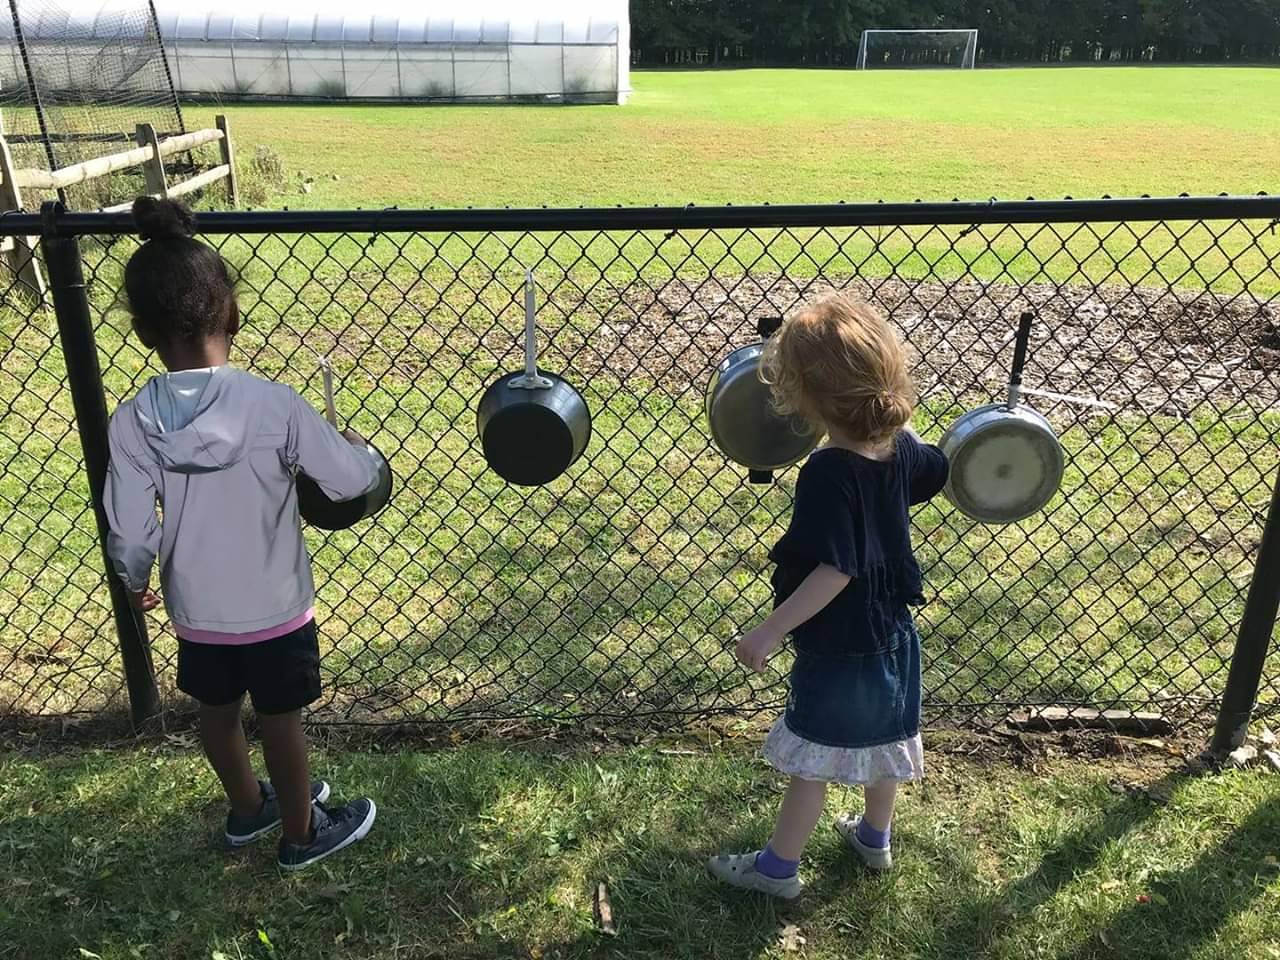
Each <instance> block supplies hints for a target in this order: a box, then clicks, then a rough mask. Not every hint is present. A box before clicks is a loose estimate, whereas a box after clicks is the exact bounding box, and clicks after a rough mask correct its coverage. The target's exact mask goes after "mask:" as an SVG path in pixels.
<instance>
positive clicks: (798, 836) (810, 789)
mask: <svg viewBox="0 0 1280 960" xmlns="http://www.w3.org/2000/svg"><path fill="white" fill-rule="evenodd" d="M826 799H827V785H826V784H825V783H822V782H821V781H818V780H801V779H800V778H799V777H792V778H791V784H790V786H788V787H787V795H786V796H785V797H783V798H782V808H781V809H780V810H779V811H778V822H777V823H776V824H775V825H774V828H773V837H772V838H771V839H770V840H769V849H770V850H772V851H773V853H774V855H775V856H777V857H779V858H781V859H783V860H799V859H800V854H801V853H803V852H804V845H805V843H807V842H808V840H809V835H810V834H812V833H813V828H814V827H815V826H816V825H817V823H818V818H819V817H820V816H822V808H823V805H824V804H825V803H826Z"/></svg>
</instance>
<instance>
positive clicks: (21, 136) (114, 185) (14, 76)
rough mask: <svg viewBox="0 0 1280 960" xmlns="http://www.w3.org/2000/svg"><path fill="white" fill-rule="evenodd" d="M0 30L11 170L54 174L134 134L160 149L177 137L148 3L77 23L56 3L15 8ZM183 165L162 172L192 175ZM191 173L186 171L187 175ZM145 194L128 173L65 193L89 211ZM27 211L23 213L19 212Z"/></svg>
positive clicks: (182, 160) (177, 113)
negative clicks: (150, 132) (145, 127)
mask: <svg viewBox="0 0 1280 960" xmlns="http://www.w3.org/2000/svg"><path fill="white" fill-rule="evenodd" d="M15 9H16V10H17V12H18V16H17V19H16V20H15V19H14V18H13V16H11V14H10V13H5V14H4V16H3V19H4V21H6V22H5V25H4V28H3V29H0V42H2V43H3V45H4V46H3V50H2V52H0V113H2V114H3V119H4V132H5V137H6V139H7V140H8V142H9V148H10V150H11V151H12V153H13V158H14V163H15V165H16V166H17V167H18V168H20V169H22V168H28V169H36V170H59V169H62V168H64V167H69V166H72V165H74V164H77V163H80V162H81V161H83V160H89V159H93V158H95V157H101V156H105V155H107V154H112V153H119V152H120V151H122V150H127V149H130V148H131V147H133V146H135V145H136V144H135V135H136V131H137V127H138V124H142V123H147V124H151V125H152V126H153V127H154V128H155V130H156V132H157V134H158V135H159V136H160V138H161V139H164V138H165V137H166V136H173V135H176V134H179V133H184V132H185V128H184V126H183V119H182V112H181V109H180V108H179V105H178V101H177V98H176V97H175V95H174V89H173V82H172V80H171V78H170V75H169V70H168V67H167V65H166V62H165V55H164V49H163V45H162V43H161V39H160V34H159V31H158V29H157V25H156V21H155V16H154V12H153V8H152V6H151V4H150V3H147V2H139V3H135V4H134V5H133V6H129V5H123V4H122V5H115V6H113V7H111V8H110V9H106V10H103V11H100V12H97V13H96V15H94V16H85V15H84V12H83V9H81V10H79V11H74V12H73V11H72V10H71V9H69V8H67V7H65V6H63V5H60V4H59V3H58V2H56V0H22V2H20V3H18V4H17V6H16V8H15ZM192 164H193V161H192V160H191V159H190V158H187V157H177V156H175V157H173V158H172V159H171V160H170V161H169V165H170V166H171V167H172V168H173V169H174V170H175V171H176V172H183V171H181V170H179V169H178V168H179V167H192ZM192 168H193V169H194V167H192ZM143 192H145V183H144V182H143V178H142V173H141V170H140V169H139V168H137V167H133V168H130V169H125V170H119V171H116V172H114V173H112V174H110V175H109V176H106V177H102V178H95V179H92V180H89V181H87V182H85V183H80V184H75V185H73V186H70V187H68V188H66V190H65V198H66V200H67V202H68V204H69V205H70V206H72V207H76V208H80V209H90V210H92V209H97V208H99V207H103V206H107V205H109V204H111V203H117V202H121V201H123V200H127V199H128V198H129V197H131V196H137V195H138V194H140V193H143ZM28 205H29V206H30V204H28Z"/></svg>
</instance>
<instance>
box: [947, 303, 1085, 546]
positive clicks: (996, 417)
mask: <svg viewBox="0 0 1280 960" xmlns="http://www.w3.org/2000/svg"><path fill="white" fill-rule="evenodd" d="M1033 319H1034V316H1033V314H1031V313H1024V314H1023V315H1022V318H1021V320H1020V322H1019V325H1018V337H1017V344H1016V346H1015V348H1014V355H1013V371H1012V374H1011V376H1010V378H1009V396H1008V399H1007V400H1006V402H1004V403H993V404H990V405H988V406H985V407H979V408H978V409H976V410H971V411H969V412H968V413H966V414H964V415H963V416H961V417H960V418H959V419H958V420H956V422H955V423H953V424H952V425H951V426H950V427H949V428H947V431H946V433H944V434H943V435H942V439H941V441H939V444H938V445H939V447H940V448H941V449H942V452H943V453H944V454H946V456H947V460H948V461H950V464H951V469H950V472H949V474H948V477H947V483H946V486H945V487H943V493H945V494H946V497H947V499H948V500H950V501H951V502H952V503H953V504H955V505H956V507H957V508H959V510H960V511H961V512H962V513H964V514H965V515H966V516H969V517H972V518H973V519H974V520H979V521H981V522H983V523H995V524H1005V523H1015V522H1017V521H1018V520H1023V519H1025V518H1027V517H1029V516H1031V515H1032V514H1033V513H1036V512H1037V511H1039V510H1042V509H1043V508H1044V507H1045V505H1046V504H1047V503H1048V502H1049V501H1050V500H1051V499H1052V498H1053V495H1054V494H1055V493H1057V492H1058V488H1059V486H1061V484H1062V474H1063V470H1064V468H1065V457H1064V455H1063V452H1062V444H1060V443H1059V442H1058V437H1057V435H1056V434H1055V433H1054V431H1053V427H1052V426H1051V425H1050V423H1049V421H1048V420H1046V419H1045V418H1044V417H1043V416H1041V415H1040V414H1039V413H1037V412H1036V411H1035V410H1032V409H1031V408H1030V407H1028V406H1026V405H1025V404H1022V403H1021V402H1020V398H1021V389H1022V369H1023V367H1024V366H1025V364H1026V360H1027V345H1028V343H1029V342H1030V339H1031V323H1032V320H1033Z"/></svg>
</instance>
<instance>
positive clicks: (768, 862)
mask: <svg viewBox="0 0 1280 960" xmlns="http://www.w3.org/2000/svg"><path fill="white" fill-rule="evenodd" d="M799 869H800V861H799V860H783V859H782V858H781V857H780V856H778V855H777V854H776V853H774V852H773V847H765V848H764V849H763V850H761V851H760V852H759V853H758V854H756V870H758V871H759V872H760V873H763V874H764V875H765V876H766V877H773V879H775V880H785V879H786V878H787V877H794V876H795V875H796V871H797V870H799Z"/></svg>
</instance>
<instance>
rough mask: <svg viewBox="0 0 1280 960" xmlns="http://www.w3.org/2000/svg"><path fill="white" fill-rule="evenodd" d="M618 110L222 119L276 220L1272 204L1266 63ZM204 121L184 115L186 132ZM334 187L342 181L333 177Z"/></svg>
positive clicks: (757, 76)
mask: <svg viewBox="0 0 1280 960" xmlns="http://www.w3.org/2000/svg"><path fill="white" fill-rule="evenodd" d="M633 86H634V91H635V92H634V94H633V97H632V99H631V102H630V103H628V104H627V105H626V106H623V107H616V106H600V107H555V106H547V107H536V106H510V107H484V106H478V107H453V106H439V107H425V106H376V107H374V106H367V107H366V106H231V107H227V108H225V109H226V112H228V113H229V114H230V116H231V120H232V124H233V127H232V129H233V132H234V135H235V137H236V142H237V145H238V148H239V150H240V151H241V155H242V158H247V156H248V154H249V153H250V152H251V151H252V149H253V147H254V146H255V145H257V144H266V145H269V146H270V147H271V148H272V149H274V150H275V151H277V152H278V153H279V154H280V156H281V157H282V158H283V160H284V162H285V165H286V167H287V169H288V170H289V171H290V172H291V173H293V174H297V173H303V174H305V175H308V176H312V177H314V178H315V183H314V184H313V185H312V186H313V189H312V191H311V193H309V194H304V193H303V192H302V190H301V189H300V186H299V187H298V188H296V189H294V190H293V191H292V195H290V196H288V197H285V198H282V199H281V200H280V201H279V203H280V204H287V205H288V206H290V207H313V208H322V207H346V206H352V205H358V206H364V207H369V206H379V205H390V204H397V205H400V206H442V207H457V206H468V205H473V206H502V205H512V206H537V205H543V204H545V205H548V206H557V205H579V204H585V205H596V204H628V205H630V204H664V205H665V204H677V205H678V204H683V203H699V204H717V203H726V202H732V203H739V204H744V203H761V202H766V201H767V202H769V203H820V202H830V201H838V200H847V201H856V200H882V199H883V200H913V199H917V198H920V199H925V200H938V199H951V198H954V197H959V198H964V199H971V198H980V199H985V198H987V197H991V196H995V197H1000V198H1013V199H1021V198H1024V197H1027V196H1037V197H1061V196H1063V195H1066V194H1070V195H1072V196H1077V197H1088V196H1100V195H1102V194H1111V195H1113V196H1117V195H1135V194H1143V193H1150V194H1153V195H1154V194H1177V193H1182V192H1187V193H1193V194H1208V193H1219V192H1227V193H1255V192H1258V191H1269V192H1275V191H1276V190H1278V189H1280V176H1278V175H1277V168H1276V163H1275V158H1276V156H1277V155H1280V70H1274V69H1266V68H1202V67H1201V68H1197V67H1168V68H1166V67H1134V68H1109V69H1099V68H1063V69H1020V70H1012V69H1011V70H999V69H991V70H977V71H970V72H961V71H911V72H876V71H871V72H859V71H841V70H733V71H723V72H638V73H636V74H634V75H633ZM215 112H218V111H217V110H215V109H213V108H209V107H200V108H195V107H191V108H188V112H187V117H188V123H189V125H194V124H197V123H199V124H205V123H209V122H210V121H211V120H212V116H213V114H214V113H215ZM333 175H337V176H338V178H339V179H338V180H336V181H335V180H333V179H332V177H333Z"/></svg>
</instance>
